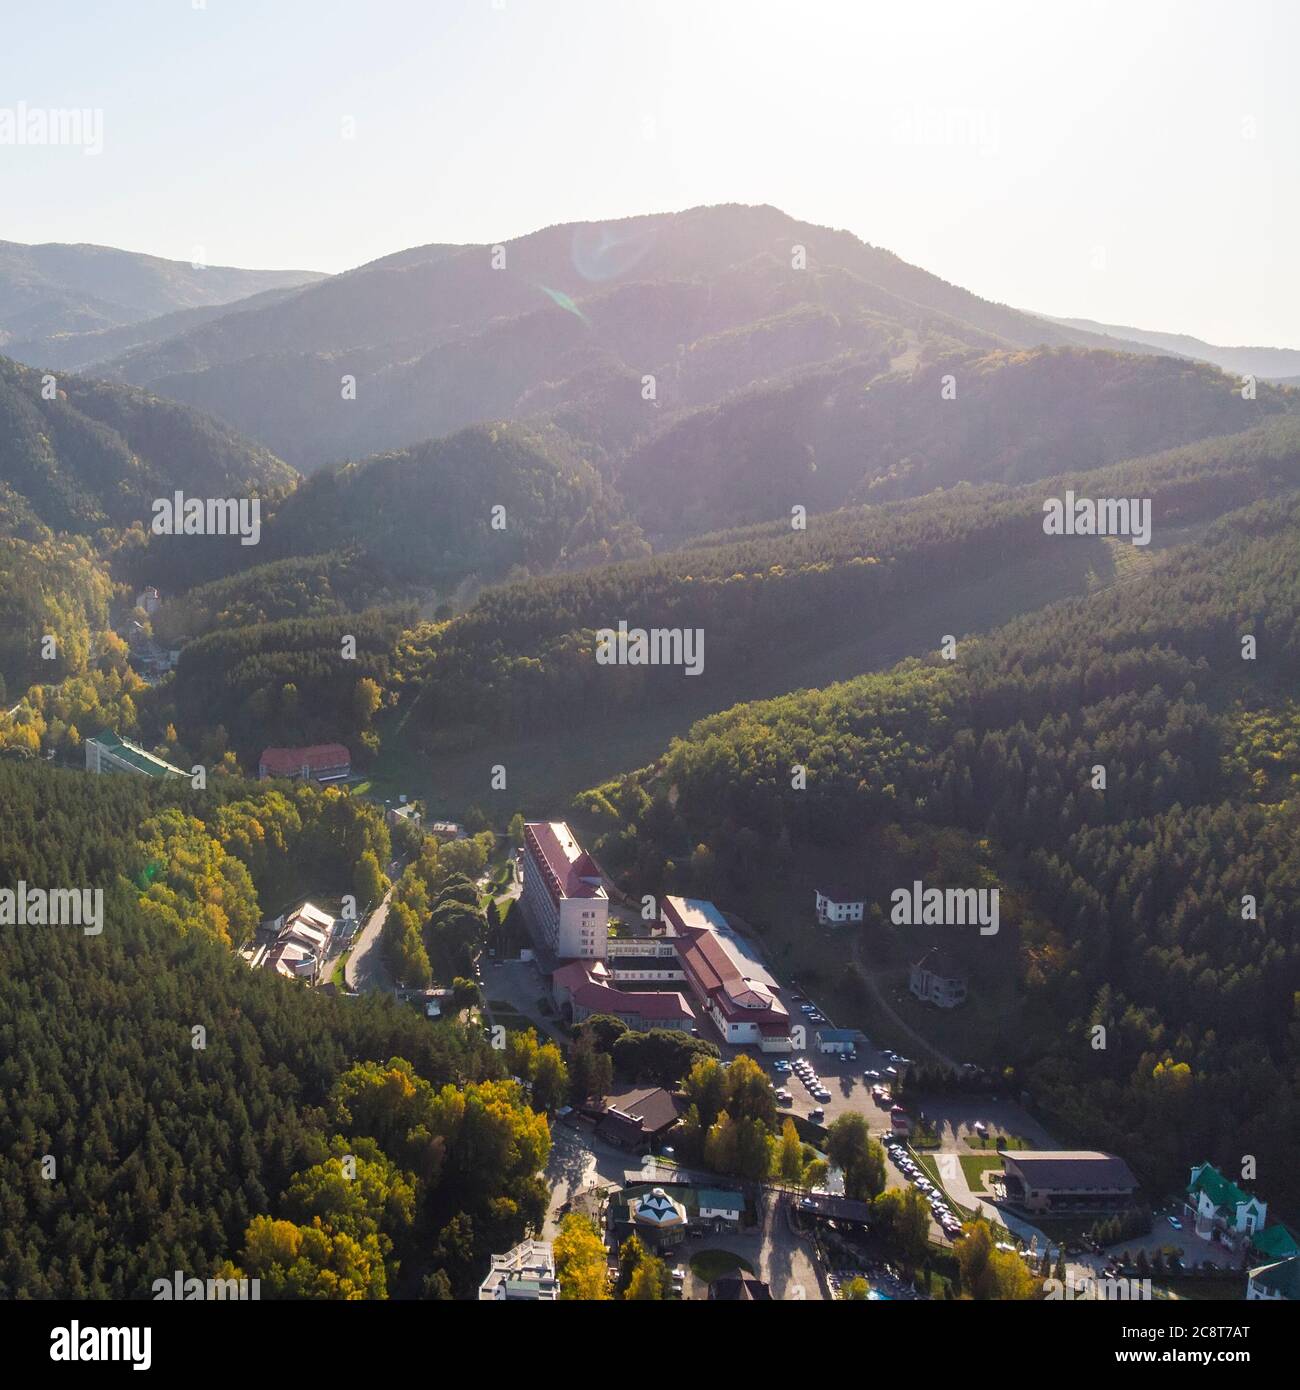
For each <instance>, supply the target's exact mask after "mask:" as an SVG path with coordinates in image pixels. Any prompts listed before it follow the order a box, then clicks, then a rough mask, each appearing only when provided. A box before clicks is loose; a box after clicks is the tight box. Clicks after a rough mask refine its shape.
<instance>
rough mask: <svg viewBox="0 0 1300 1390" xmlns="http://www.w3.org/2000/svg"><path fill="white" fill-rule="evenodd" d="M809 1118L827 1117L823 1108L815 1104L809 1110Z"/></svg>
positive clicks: (822, 1118) (820, 1118) (819, 1118)
mask: <svg viewBox="0 0 1300 1390" xmlns="http://www.w3.org/2000/svg"><path fill="white" fill-rule="evenodd" d="M808 1118H809V1119H810V1120H824V1119H825V1118H826V1112H825V1111H824V1110H823V1109H822V1108H821V1106H820V1105H815V1106H814V1107H813V1108H812V1109H811V1110H810V1111H809V1112H808Z"/></svg>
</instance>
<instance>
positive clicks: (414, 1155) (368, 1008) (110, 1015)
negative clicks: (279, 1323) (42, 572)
mask: <svg viewBox="0 0 1300 1390" xmlns="http://www.w3.org/2000/svg"><path fill="white" fill-rule="evenodd" d="M387 842H388V835H387V831H386V830H385V829H384V826H383V821H382V817H381V815H380V813H379V812H378V811H377V810H375V809H374V808H373V807H369V806H367V805H366V804H365V803H363V802H361V801H360V800H353V799H351V798H347V797H343V796H341V795H340V794H339V793H337V792H330V791H321V790H319V789H309V788H304V787H300V788H296V789H294V791H293V792H292V793H291V794H285V793H284V792H282V791H278V790H271V789H268V788H266V787H249V786H246V785H245V784H241V783H238V782H233V781H231V782H227V783H224V784H223V783H222V781H221V779H216V783H215V784H214V785H213V786H212V787H210V788H209V790H208V791H206V792H202V793H198V792H191V791H190V790H189V789H188V788H187V787H186V788H183V789H182V790H180V791H177V789H176V788H175V786H174V785H164V784H159V783H151V782H148V781H147V780H145V779H136V778H130V777H87V776H86V775H84V774H77V773H60V772H57V771H53V770H51V769H49V768H46V767H43V766H42V767H31V766H28V767H15V766H14V765H12V764H10V763H0V859H2V860H3V862H4V863H5V866H6V869H7V871H8V874H9V875H10V881H12V882H14V883H17V882H18V881H20V880H21V881H23V882H25V883H27V884H28V885H30V886H32V887H38V888H48V887H59V888H71V887H76V888H82V887H84V888H87V889H94V888H102V889H103V890H104V895H105V896H104V917H103V923H102V927H103V929H102V931H101V932H100V933H99V934H98V935H85V934H83V932H82V931H81V930H80V929H79V928H76V927H61V926H43V927H21V926H12V925H11V926H7V927H5V928H4V930H3V932H0V1213H2V1214H3V1219H0V1297H6V1298H13V1297H18V1296H22V1297H27V1298H86V1297H92V1298H104V1297H115V1298H148V1297H150V1294H151V1287H150V1286H151V1284H152V1282H153V1281H154V1280H155V1279H159V1278H165V1279H169V1280H170V1279H171V1277H172V1274H173V1272H174V1271H175V1270H177V1269H179V1270H181V1271H182V1272H183V1273H184V1274H185V1275H186V1276H187V1277H198V1278H204V1277H207V1276H210V1275H216V1276H223V1275H232V1276H233V1275H236V1274H237V1273H239V1272H243V1273H246V1274H248V1275H250V1276H252V1277H258V1278H260V1279H261V1280H262V1287H261V1296H262V1297H264V1298H275V1297H299V1298H382V1297H385V1296H398V1295H403V1296H408V1297H412V1296H417V1297H418V1296H421V1295H423V1296H431V1297H444V1298H445V1297H449V1296H451V1295H452V1293H455V1294H457V1295H458V1296H461V1297H464V1296H466V1295H467V1293H468V1292H469V1290H470V1289H471V1288H472V1286H473V1283H474V1282H476V1281H477V1280H478V1279H481V1278H482V1276H483V1273H484V1271H485V1270H486V1268H487V1264H488V1257H489V1255H490V1254H491V1252H492V1251H493V1250H496V1249H499V1248H506V1247H508V1246H509V1245H510V1244H511V1243H512V1242H513V1241H515V1240H518V1239H519V1238H520V1237H521V1236H522V1234H523V1232H524V1229H525V1227H526V1225H527V1223H528V1222H529V1221H534V1220H536V1219H538V1218H539V1215H540V1210H541V1209H544V1194H543V1193H542V1191H541V1189H540V1187H539V1184H538V1181H537V1179H536V1177H535V1174H536V1173H537V1171H538V1169H539V1168H540V1167H541V1165H542V1163H544V1161H545V1157H546V1151H547V1148H548V1146H549V1138H548V1134H547V1128H546V1122H545V1119H544V1118H543V1117H542V1116H540V1115H538V1114H535V1113H534V1112H533V1111H532V1110H531V1109H530V1108H529V1107H528V1105H527V1104H526V1102H525V1100H524V1098H523V1095H522V1092H521V1090H520V1088H519V1087H518V1086H517V1085H516V1084H515V1083H513V1082H509V1081H504V1080H501V1079H500V1078H501V1074H502V1067H501V1062H500V1054H499V1053H496V1052H494V1051H493V1050H492V1049H490V1048H488V1047H487V1046H486V1044H485V1043H484V1042H483V1040H482V1038H481V1036H479V1035H477V1034H476V1033H471V1032H469V1031H466V1030H462V1029H460V1028H459V1027H457V1026H456V1025H454V1024H449V1023H448V1024H433V1023H431V1022H430V1021H429V1020H428V1019H426V1018H424V1017H423V1016H422V1015H421V1014H420V1013H418V1012H417V1011H415V1010H413V1009H410V1008H407V1007H405V1006H403V1005H399V1004H396V1003H394V1002H393V1001H392V1000H389V999H382V998H380V997H378V996H368V997H365V998H358V999H344V998H329V997H326V996H324V995H322V994H320V993H318V992H316V991H313V990H307V989H304V988H303V987H302V986H301V985H299V984H297V983H295V982H291V981H286V980H283V979H279V978H277V977H275V976H273V975H272V974H270V973H269V972H265V971H252V970H250V969H249V967H248V965H247V964H246V963H245V962H244V961H243V960H241V959H239V958H238V957H236V956H235V955H234V953H233V952H232V950H231V944H232V942H234V943H235V944H238V941H239V940H241V939H242V937H243V934H244V933H246V932H247V930H248V928H249V924H250V923H252V924H254V925H255V924H256V921H257V920H258V916H259V912H263V911H271V910H273V909H277V908H278V907H279V906H281V904H282V902H283V897H282V896H280V895H284V894H288V893H291V892H297V893H302V892H303V891H304V890H305V889H308V888H309V889H310V891H311V892H312V893H314V894H320V893H322V892H326V893H328V892H331V891H332V892H346V891H353V890H354V888H355V887H356V885H354V883H353V881H352V878H351V872H352V866H353V865H355V864H356V863H357V862H358V859H359V858H360V856H361V855H362V854H363V853H364V851H365V850H366V849H367V847H371V853H374V852H375V851H377V857H378V859H380V860H381V861H386V860H387V857H388V843H387ZM259 898H260V903H259ZM345 1152H346V1153H351V1154H354V1155H355V1156H356V1160H357V1170H356V1171H357V1177H356V1183H355V1186H351V1185H349V1184H347V1183H343V1184H342V1186H341V1187H340V1180H339V1175H338V1159H339V1156H340V1155H341V1154H342V1153H345ZM51 1162H52V1164H53V1167H51V1166H50V1163H51ZM344 1193H346V1194H347V1195H346V1197H345V1196H344ZM539 1203H541V1204H543V1205H542V1207H540V1208H539ZM446 1233H450V1235H448V1234H446Z"/></svg>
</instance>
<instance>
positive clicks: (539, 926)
mask: <svg viewBox="0 0 1300 1390" xmlns="http://www.w3.org/2000/svg"><path fill="white" fill-rule="evenodd" d="M520 902H521V903H522V905H523V908H524V911H525V912H526V913H527V914H528V918H529V920H530V921H531V922H532V924H533V927H534V929H535V930H536V931H537V932H538V933H540V935H541V937H542V939H543V940H544V941H545V942H546V944H547V946H549V947H550V949H551V951H552V952H554V954H555V955H556V956H557V957H559V958H560V959H561V960H603V959H604V957H605V943H606V939H607V937H608V932H609V895H608V894H607V893H606V892H605V886H604V883H603V882H602V880H601V876H600V870H599V869H598V868H597V867H596V863H595V860H593V859H592V857H591V855H589V854H588V853H587V852H586V850H584V849H583V848H582V846H581V845H579V844H578V842H577V840H576V839H574V837H573V832H572V831H571V830H570V829H569V827H568V826H567V825H566V824H565V823H564V822H563V821H529V822H528V824H527V825H525V826H524V887H523V892H522V893H521V894H520Z"/></svg>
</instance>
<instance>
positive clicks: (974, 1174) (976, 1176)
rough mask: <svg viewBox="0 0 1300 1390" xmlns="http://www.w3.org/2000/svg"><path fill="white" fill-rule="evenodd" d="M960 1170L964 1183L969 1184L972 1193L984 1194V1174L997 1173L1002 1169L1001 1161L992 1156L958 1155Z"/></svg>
mask: <svg viewBox="0 0 1300 1390" xmlns="http://www.w3.org/2000/svg"><path fill="white" fill-rule="evenodd" d="M958 1157H959V1158H960V1160H961V1170H962V1172H963V1173H964V1174H965V1175H966V1181H967V1182H968V1183H969V1184H970V1190H971V1191H972V1192H985V1191H987V1189H986V1188H985V1186H984V1174H985V1173H992V1172H998V1171H1000V1169H1001V1168H1002V1160H1001V1159H1000V1158H997V1157H995V1156H994V1155H993V1154H960V1155H958Z"/></svg>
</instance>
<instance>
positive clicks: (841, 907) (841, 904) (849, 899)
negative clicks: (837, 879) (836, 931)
mask: <svg viewBox="0 0 1300 1390" xmlns="http://www.w3.org/2000/svg"><path fill="white" fill-rule="evenodd" d="M814 891H815V892H816V894H817V920H818V921H819V922H820V923H821V924H822V926H824V927H839V926H843V925H844V924H845V923H846V922H860V921H862V917H863V914H864V913H865V912H866V910H867V903H866V899H865V898H863V897H862V896H861V894H860V893H859V892H858V890H857V889H855V888H842V887H829V888H818V889H816V890H814Z"/></svg>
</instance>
